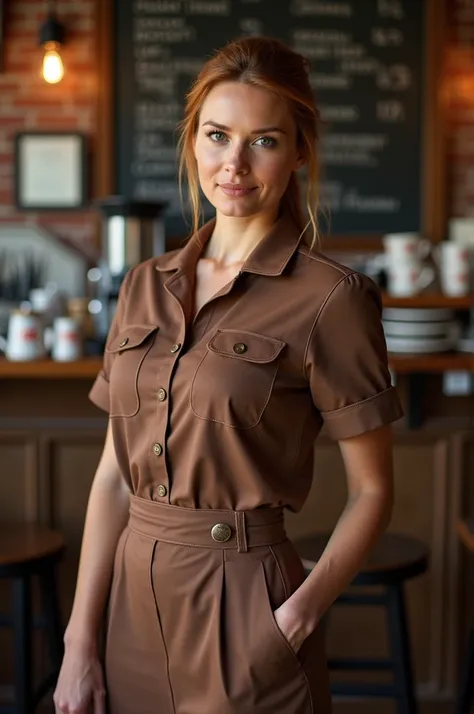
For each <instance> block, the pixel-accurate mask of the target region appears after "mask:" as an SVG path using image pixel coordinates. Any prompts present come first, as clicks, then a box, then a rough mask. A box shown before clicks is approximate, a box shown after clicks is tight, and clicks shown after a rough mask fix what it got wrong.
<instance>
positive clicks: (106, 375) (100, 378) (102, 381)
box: [89, 269, 133, 413]
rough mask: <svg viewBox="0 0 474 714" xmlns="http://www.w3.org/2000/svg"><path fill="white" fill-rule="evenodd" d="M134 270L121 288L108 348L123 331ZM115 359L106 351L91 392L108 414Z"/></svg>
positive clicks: (96, 402)
mask: <svg viewBox="0 0 474 714" xmlns="http://www.w3.org/2000/svg"><path fill="white" fill-rule="evenodd" d="M132 270H133V269H132ZM132 270H129V272H128V273H127V275H126V276H125V277H124V279H123V281H122V284H121V286H120V290H119V295H118V299H117V307H116V310H115V314H114V316H113V318H112V321H111V323H110V327H109V331H108V334H107V339H106V341H105V346H106V347H107V345H108V344H110V343H111V342H112V340H113V339H115V337H117V335H118V333H119V332H120V330H121V329H122V324H123V316H124V312H125V303H126V300H127V293H128V286H129V283H130V277H131V273H132ZM114 359H115V355H114V354H112V353H110V352H107V350H105V351H104V356H103V361H102V369H101V370H100V372H99V374H98V375H97V377H96V379H95V381H94V384H93V385H92V387H91V390H90V392H89V399H90V400H91V402H93V403H94V404H95V405H96V406H97V407H99V409H103V410H104V411H105V412H107V413H109V412H110V401H109V380H110V370H111V367H112V362H113V360H114Z"/></svg>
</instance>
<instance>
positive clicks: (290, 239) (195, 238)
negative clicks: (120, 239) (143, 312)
mask: <svg viewBox="0 0 474 714" xmlns="http://www.w3.org/2000/svg"><path fill="white" fill-rule="evenodd" d="M215 222H216V219H215V218H213V219H212V220H210V221H208V222H207V223H205V224H204V225H203V226H202V228H200V229H199V230H198V231H197V232H196V233H194V235H192V236H191V238H190V239H189V240H188V242H187V243H186V245H185V246H184V247H183V248H181V249H178V250H176V251H173V252H171V253H166V254H164V255H162V256H160V257H159V258H158V259H157V262H156V266H155V267H156V269H157V270H159V271H162V272H168V271H172V270H183V271H187V270H189V269H191V270H194V269H195V267H196V263H197V261H198V260H199V256H200V255H201V254H202V252H203V251H204V248H205V246H206V243H207V241H208V240H209V239H210V237H211V235H212V232H213V230H214V226H215ZM301 239H302V234H301V231H300V230H299V228H298V227H297V226H296V224H295V223H294V221H293V219H292V218H291V216H290V215H289V213H287V212H284V213H283V214H282V215H281V216H280V217H279V218H278V219H277V221H276V222H275V223H274V225H273V226H272V228H271V229H270V230H269V231H268V233H267V234H266V235H265V236H264V237H263V238H262V240H261V241H260V242H259V243H258V245H257V246H256V247H255V248H254V250H253V251H252V252H251V253H250V255H249V256H248V258H247V260H246V261H245V263H244V265H243V266H242V269H241V272H247V273H255V274H257V275H268V276H272V275H281V274H282V273H283V271H284V269H285V267H286V266H287V264H288V262H289V261H290V260H291V258H292V257H293V255H294V253H295V251H296V249H297V248H298V245H299V244H300V241H301Z"/></svg>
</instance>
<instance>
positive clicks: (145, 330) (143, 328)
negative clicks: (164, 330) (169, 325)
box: [105, 325, 160, 352]
mask: <svg viewBox="0 0 474 714" xmlns="http://www.w3.org/2000/svg"><path fill="white" fill-rule="evenodd" d="M159 329H160V328H159V327H157V325H129V326H128V327H126V328H125V327H124V328H123V329H122V330H120V332H119V333H118V335H116V336H115V337H114V338H113V340H111V341H110V344H107V345H106V346H105V351H106V352H124V351H125V350H129V349H132V348H133V347H138V346H139V345H141V344H142V342H144V341H145V340H146V338H147V337H148V336H149V335H151V334H152V333H154V332H157V331H158V330H159Z"/></svg>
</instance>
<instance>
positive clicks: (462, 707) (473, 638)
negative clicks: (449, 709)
mask: <svg viewBox="0 0 474 714" xmlns="http://www.w3.org/2000/svg"><path fill="white" fill-rule="evenodd" d="M473 701H474V627H473V628H471V632H470V633H469V643H468V648H467V659H466V661H465V662H464V666H463V672H462V679H461V689H460V693H459V699H458V701H457V704H456V714H469V712H470V710H471V705H472V702H473Z"/></svg>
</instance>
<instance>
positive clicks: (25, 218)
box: [0, 0, 99, 245]
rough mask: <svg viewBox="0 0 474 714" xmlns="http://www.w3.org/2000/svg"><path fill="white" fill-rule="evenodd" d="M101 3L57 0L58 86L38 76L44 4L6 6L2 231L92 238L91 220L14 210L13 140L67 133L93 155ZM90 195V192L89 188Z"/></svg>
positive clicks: (87, 215)
mask: <svg viewBox="0 0 474 714" xmlns="http://www.w3.org/2000/svg"><path fill="white" fill-rule="evenodd" d="M98 1H99V0H61V2H60V3H57V11H58V17H59V19H60V21H61V22H63V23H64V24H65V26H66V31H67V40H66V43H65V45H64V46H63V48H62V52H61V54H62V57H63V62H64V66H65V76H64V79H63V81H62V82H60V83H59V84H58V85H49V84H47V83H46V82H45V81H44V80H43V78H42V76H41V74H40V70H41V60H42V48H41V47H40V46H39V45H38V34H39V28H40V25H41V23H42V22H43V21H44V19H45V13H46V6H47V4H46V2H43V1H42V0H9V1H8V2H7V3H5V6H6V17H5V42H4V47H3V71H2V72H0V225H1V224H2V223H3V224H5V223H11V222H20V223H29V222H31V221H34V222H36V221H38V222H39V223H40V224H41V225H43V226H44V227H46V228H50V229H51V230H52V231H53V233H55V234H57V235H59V236H62V237H64V238H67V239H69V240H71V241H72V242H74V243H76V244H77V245H81V244H88V243H90V242H92V241H93V238H94V223H95V220H94V214H93V213H92V212H91V211H77V212H74V213H70V212H61V213H43V212H41V213H38V214H34V213H30V212H27V213H26V212H25V213H19V212H18V211H17V210H16V208H15V207H14V205H13V171H14V164H13V137H14V134H15V133H16V132H17V131H22V130H32V129H44V130H55V129H58V130H71V131H81V132H85V133H86V134H87V135H88V136H89V137H90V142H91V149H92V151H94V149H95V142H96V139H97V137H96V134H95V127H96V126H97V91H98V76H97V56H96V55H97V52H96V45H97V42H98V41H99V38H98V37H97V28H96V27H95V15H96V8H95V3H96V2H98ZM92 189H93V187H92Z"/></svg>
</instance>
